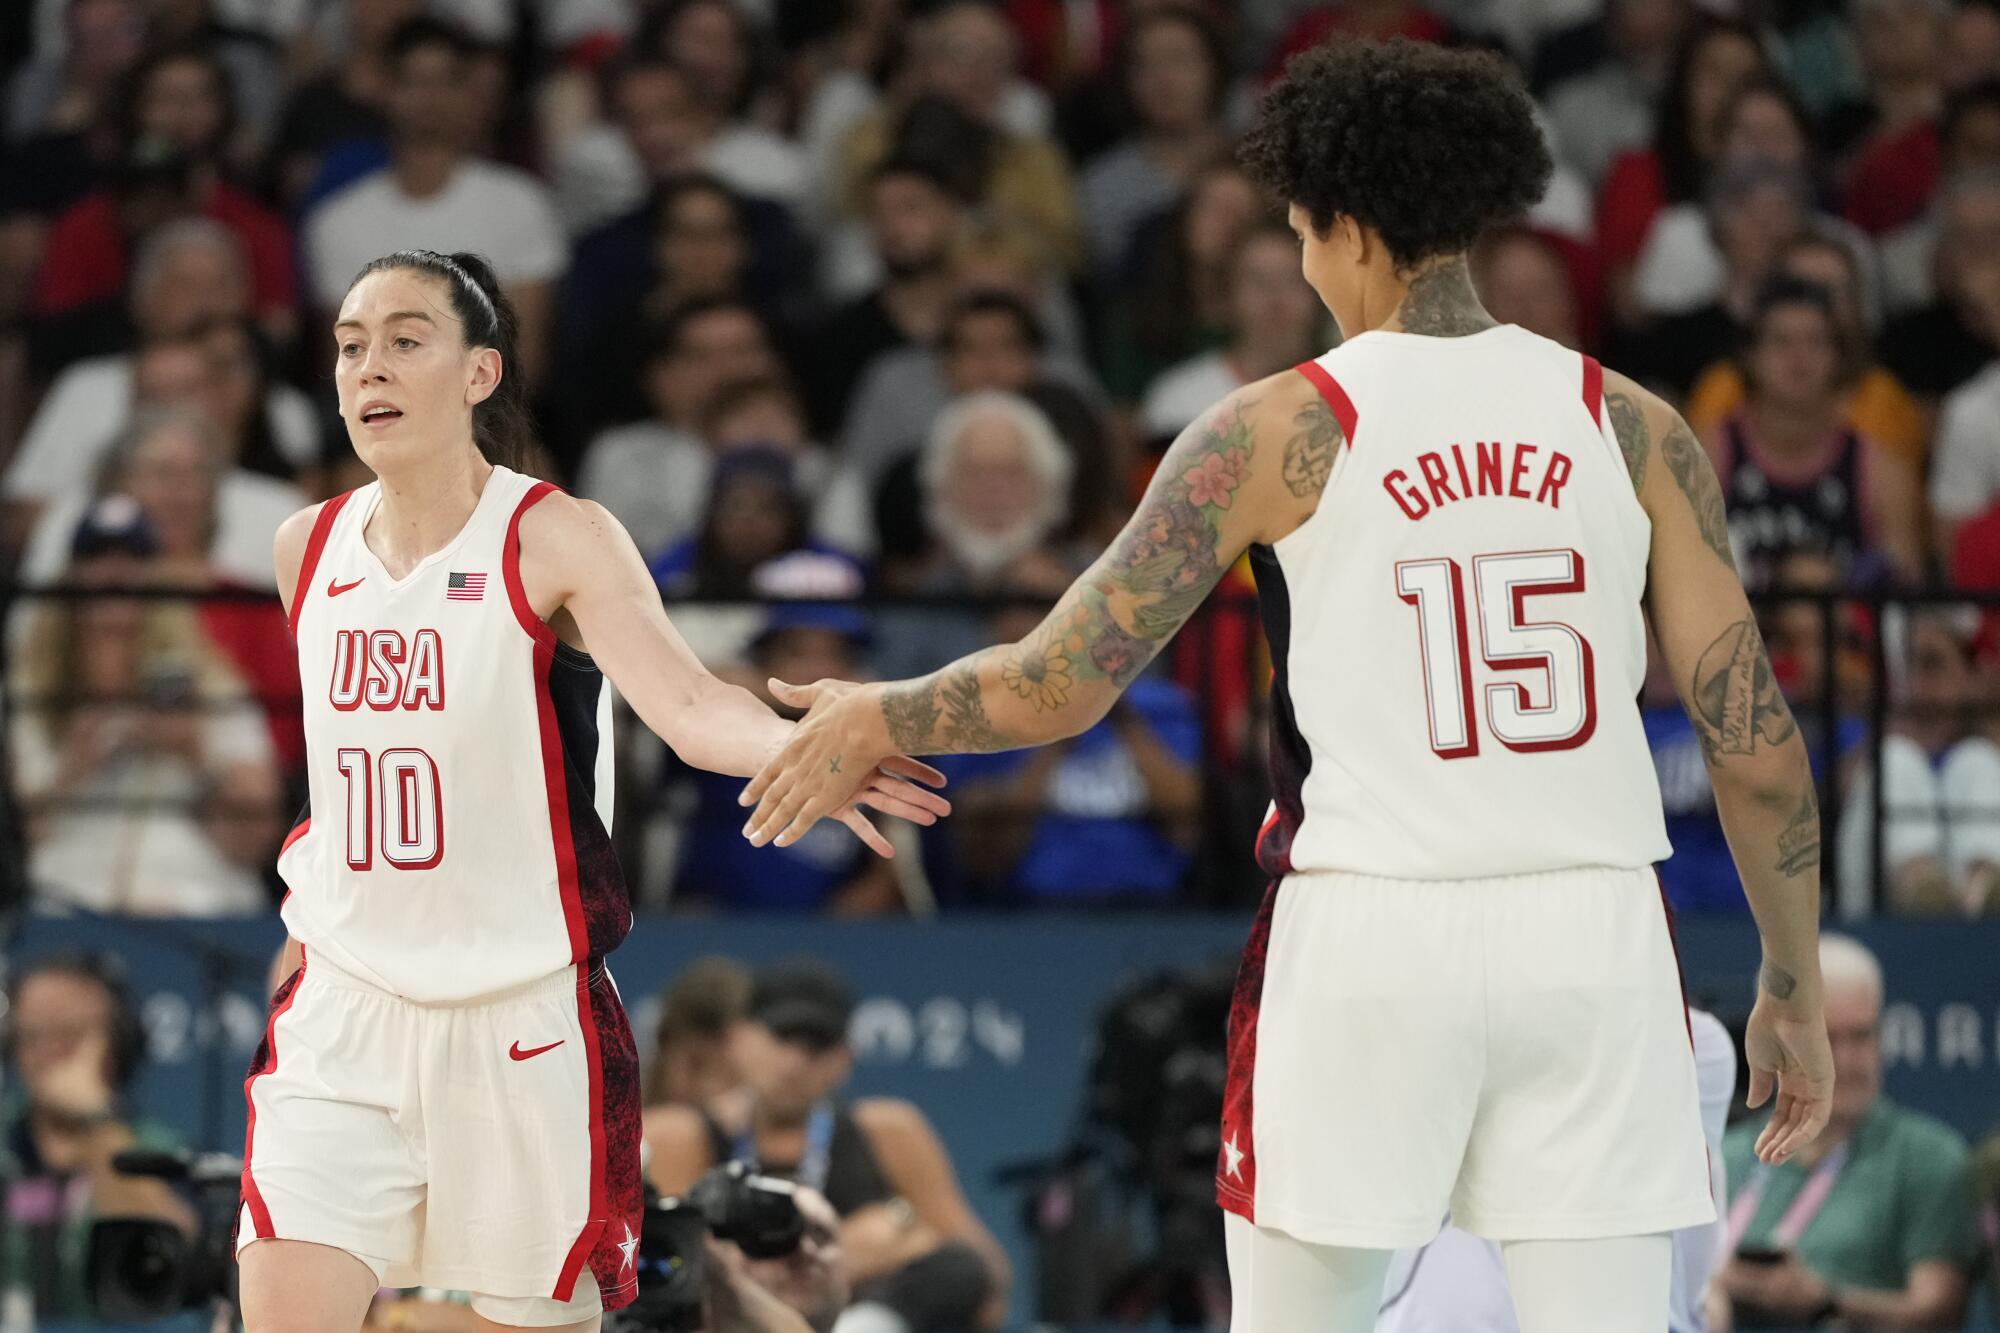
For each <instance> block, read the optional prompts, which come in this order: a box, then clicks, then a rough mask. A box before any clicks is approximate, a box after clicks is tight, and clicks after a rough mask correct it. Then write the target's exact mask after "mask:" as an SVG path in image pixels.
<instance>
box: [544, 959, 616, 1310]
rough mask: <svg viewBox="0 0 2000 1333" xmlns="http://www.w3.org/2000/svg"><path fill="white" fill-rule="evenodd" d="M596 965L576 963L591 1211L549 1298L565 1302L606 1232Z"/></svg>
mask: <svg viewBox="0 0 2000 1333" xmlns="http://www.w3.org/2000/svg"><path fill="white" fill-rule="evenodd" d="M594 967H595V965H594V964H593V963H590V962H588V961H585V962H581V963H578V964H577V965H576V1021H577V1023H578V1024H579V1025H580V1026H581V1027H582V1029H583V1058H584V1061H585V1063H586V1066H587V1068H588V1069H589V1071H590V1084H589V1086H590V1214H589V1216H588V1218H587V1220H585V1222H584V1224H583V1230H582V1231H580V1232H578V1233H577V1237H576V1240H575V1242H574V1243H572V1244H571V1245H570V1247H569V1255H568V1257H566V1258H565V1259H564V1260H563V1266H562V1272H560V1273H558V1274H557V1275H556V1287H555V1290H554V1291H552V1292H550V1293H549V1299H550V1300H555V1301H566V1300H568V1299H570V1297H571V1296H572V1295H574V1294H575V1292H576V1279H577V1276H578V1274H580V1273H581V1272H582V1271H583V1265H584V1261H585V1260H587V1259H589V1258H590V1253H591V1251H592V1250H594V1249H596V1248H597V1238H598V1236H599V1235H601V1234H602V1233H603V1231H604V1224H605V1220H606V1219H605V1216H604V1165H605V1163H604V1070H603V1063H602V1060H601V1057H600V1053H599V1051H598V1043H597V1015H596V1014H595V1013H593V1012H592V1010H591V1006H590V974H591V972H592V970H593V969H594Z"/></svg>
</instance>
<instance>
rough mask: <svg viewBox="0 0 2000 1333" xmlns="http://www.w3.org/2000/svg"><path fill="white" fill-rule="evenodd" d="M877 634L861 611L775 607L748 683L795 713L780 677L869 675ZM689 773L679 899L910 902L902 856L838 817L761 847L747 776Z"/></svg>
mask: <svg viewBox="0 0 2000 1333" xmlns="http://www.w3.org/2000/svg"><path fill="white" fill-rule="evenodd" d="M798 559H800V557H793V558H792V559H791V560H787V561H785V562H782V563H784V564H791V563H793V562H794V561H796V560H798ZM758 584H759V588H760V590H761V591H764V592H765V593H766V595H771V594H773V593H776V592H780V591H781V590H782V586H783V585H782V582H779V583H777V584H776V586H774V580H773V579H771V578H770V577H768V576H766V577H762V578H760V579H759V580H758ZM852 586H853V588H854V590H855V591H857V592H858V591H859V590H860V580H859V579H858V578H856V579H854V581H853V585H852ZM871 639H872V631H871V629H870V626H869V622H868V617H867V615H866V613H864V612H862V611H861V610H859V609H858V608H855V607H852V606H846V605H840V604H827V605H823V606H820V605H813V604H810V603H794V604H791V605H784V606H773V607H772V608H770V610H769V611H768V612H766V613H765V615H764V623H763V627H762V628H761V629H760V630H758V632H757V636H756V637H755V638H754V639H752V640H751V641H750V646H749V666H750V671H749V673H748V678H747V679H746V680H745V681H744V684H745V685H747V686H749V687H750V688H752V689H753V690H754V691H755V692H756V693H757V694H758V695H759V696H760V697H762V698H763V699H764V700H765V701H766V702H767V703H770V704H771V705H772V707H773V708H775V709H776V710H777V711H778V712H779V713H782V714H784V715H785V716H787V717H796V716H798V715H799V714H798V712H797V710H795V709H791V708H787V707H785V706H784V705H782V704H779V703H777V702H776V701H775V700H773V699H772V698H771V694H770V689H769V687H768V684H767V682H768V681H769V680H770V679H771V678H773V677H775V678H777V679H778V680H782V681H785V682H786V683H788V684H792V685H809V684H811V683H812V682H813V681H816V680H821V679H826V678H832V679H835V680H867V679H869V678H870V673H869V672H868V670H867V669H866V666H865V664H864V663H865V657H866V654H867V651H868V648H869V644H870V642H871ZM689 779H690V781H691V783H692V785H693V787H694V791H695V809H694V814H693V816H692V818H691V819H690V820H689V826H688V829H687V832H686V835H685V838H684V840H683V842H682V847H681V862H680V868H679V870H678V871H677V872H676V873H675V876H674V901H675V903H676V904H677V905H678V904H679V903H680V902H681V901H682V899H683V898H686V899H691V900H693V901H694V902H697V903H708V904H712V905H714V906H716V907H720V908H723V909H725V910H729V911H744V910H748V911H781V912H782V911H789V912H821V911H823V912H826V913H829V914H831V915H834V916H866V915H874V914H878V913H882V912H893V911H895V910H897V909H898V908H899V907H901V905H902V899H901V897H900V896H899V895H898V893H897V889H896V879H895V875H894V873H893V863H891V862H889V861H885V860H883V859H882V858H881V857H879V856H876V855H874V854H873V853H871V852H870V851H869V850H868V849H867V848H866V847H863V846H862V845H861V844H860V843H859V842H857V841H856V840H855V838H854V835H853V834H852V833H851V832H849V831H848V830H847V829H845V828H843V827H841V826H840V825H839V824H838V823H836V822H834V821H832V820H822V821H821V823H820V824H819V825H816V826H814V827H813V828H812V829H810V830H808V831H807V833H806V835H805V836H804V837H802V838H800V839H799V840H798V841H797V842H795V843H793V844H792V845H791V846H789V847H764V848H757V847H752V846H750V844H749V843H748V842H747V841H745V840H744V837H743V807H742V806H740V805H738V804H737V803H736V797H737V795H738V793H740V792H741V791H742V790H743V780H742V779H741V778H733V777H727V776H723V775H721V774H716V773H706V772H700V771H693V772H691V773H690V774H689Z"/></svg>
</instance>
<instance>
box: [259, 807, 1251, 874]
mask: <svg viewBox="0 0 2000 1333" xmlns="http://www.w3.org/2000/svg"><path fill="white" fill-rule="evenodd" d="M1283 814H1284V811H1282V810H1280V809H1278V807H1277V806H1276V805H1275V804H1274V805H1272V807H1271V813H1270V814H1268V815H1266V816H1264V826H1263V827H1262V828H1260V829H1258V830H1257V837H1256V839H1255V840H1254V841H1253V842H1252V843H1251V844H1250V846H1251V849H1252V850H1251V853H1250V859H1251V860H1252V861H1256V862H1259V863H1260V864H1261V863H1262V861H1263V857H1264V839H1266V838H1268V837H1270V836H1271V830H1272V829H1274V828H1276V827H1278V820H1279V818H1280V817H1281V816H1282V815H1283ZM288 845H289V844H288Z"/></svg>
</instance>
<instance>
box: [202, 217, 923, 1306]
mask: <svg viewBox="0 0 2000 1333" xmlns="http://www.w3.org/2000/svg"><path fill="white" fill-rule="evenodd" d="M334 333H335V337H336V340H337V343H338V353H337V359H336V363H335V371H334V377H335V383H336V385H337V387H338V390H339V398H340V410H341V416H342V418H343V419H344V420H345V422H346V424H347V431H348V437H349V439H350V440H351V441H352V442H353V445H354V448H355V451H356V452H357V453H358V454H359V455H360V458H361V461H362V462H363V463H365V464H366V465H367V466H368V467H369V469H370V470H371V471H373V472H374V473H375V475H376V477H377V480H376V481H375V482H373V483H371V484H369V485H367V486H363V487H361V488H360V489H359V490H355V491H351V492H349V493H348V494H346V495H341V496H336V497H334V498H333V499H331V500H328V501H326V502H325V503H324V504H321V505H318V506H316V507H314V508H312V509H309V510H306V511H305V512H303V513H300V514H298V515H295V516H294V517H293V518H292V519H290V520H289V521H287V522H286V524H285V525H284V527H283V528H282V529H281V530H280V531H279V533H278V539H277V566H278V586H279V588H281V589H282V590H284V592H285V594H286V600H287V606H288V609H289V612H290V616H291V624H292V631H293V634H294V636H295V637H296V638H297V640H298V651H299V670H300V672H301V675H302V679H303V681H304V684H305V687H306V688H305V699H306V705H305V707H306V715H305V729H306V749H307V769H308V782H309V787H310V793H311V802H310V805H309V807H308V809H309V812H310V814H309V817H308V818H306V819H303V820H301V822H300V823H299V825H298V827H297V828H296V829H294V830H293V832H292V834H291V836H290V837H289V838H288V839H287V840H286V842H285V847H284V850H283V852H282V853H281V855H280V857H279V862H278V866H279V869H280V871H281V872H282V873H283V875H284V878H285V882H286V883H287V884H288V885H289V886H290V888H291V892H290V893H289V894H288V895H287V896H286V899H285V905H284V909H283V914H284V919H285V924H286V927H287V928H288V929H289V931H290V933H291V939H292V941H293V942H294V944H295V945H296V946H297V947H298V948H299V951H300V963H299V966H298V968H297V970H296V971H294V972H292V974H291V976H290V978H289V979H288V980H287V981H286V982H285V983H284V984H283V985H282V986H281V987H280V988H279V990H278V992H277V994H276V996H275V997H274V999H273V1003H272V1009H271V1018H270V1022H269V1026H268V1027H267V1029H266V1032H265V1037H264V1043H263V1045H262V1046H261V1047H260V1049H259V1050H258V1053H257V1056H256V1059H255V1061H254V1063H253V1064H252V1067H251V1074H250V1078H249V1080H248V1081H247V1083H246V1084H245V1087H244V1091H245V1095H246V1097H247V1099H248V1101H249V1128H248V1131H247V1133H246V1135H245V1140H246V1141H245V1145H244V1152H243V1158H244V1170H243V1208H242V1212H241V1217H240V1220H239V1225H238V1236H237V1244H238V1247H239V1253H240V1256H241V1264H242V1271H241V1278H242V1305H243V1314H244V1319H245V1322H246V1324H247V1326H248V1328H249V1330H250V1333H279V1331H280V1330H282V1333H355V1330H357V1329H359V1328H360V1327H361V1324H362V1320H363V1318H364V1317H365V1316H366V1314H367V1311H368V1307H369V1305H370V1302H371V1301H372V1299H373V1297H374V1294H375V1291H376V1289H377V1288H378V1287H379V1286H382V1285H384V1284H388V1285H392V1286H416V1285H425V1286H437V1287H452V1288H457V1289H460V1290H464V1291H470V1292H472V1293H473V1297H472V1309H473V1311H474V1312H475V1314H476V1315H477V1316H478V1318H479V1319H480V1321H481V1322H480V1323H479V1325H478V1326H479V1327H481V1328H487V1329H490V1328H499V1327H544V1328H545V1327H561V1328H567V1329H571V1330H576V1331H577V1333H586V1331H587V1330H594V1329H596V1328H597V1327H598V1324H599V1319H598V1316H599V1313H600V1311H601V1309H603V1308H617V1307H619V1306H622V1305H625V1304H627V1303H629V1302H630V1300H631V1299H632V1296H633V1293H634V1287H635V1280H636V1273H635V1268H634V1256H635V1251H636V1249H637V1246H638V1240H637V1232H638V1226H639V1208H640V1176H639V1095H638V1094H639V1086H638V1074H637V1064H638V1062H637V1058H636V1055H635V1053H634V1050H633V1046H632V1034H631V1030H630V1028H629V1027H628V1026H627V1024H626V1020H625V1015H624V1011H623V1009H622V1008H621V1007H620V1005H619V1001H618V993H617V989H616V987H615V986H614V985H613V983H612V981H611V977H610V975H609V973H607V972H606V970H605V967H604V955H606V954H607V953H609V952H610V951H611V950H612V948H614V947H615V946H616V945H617V944H618V942H619V941H620V940H622V939H623V938H624V936H625V933H626V931H627V930H628V929H629V928H630V926H631V911H630V907H629V904H628V901H627V897H626V892H625V886H624V883H623V880H622V878H621V876H620V873H619V869H618V862H617V858H616V857H615V856H614V854H613V852H612V849H611V843H610V838H609V836H608V833H607V831H606V829H607V823H608V815H606V814H605V813H604V812H606V811H607V810H608V809H609V798H610V783H609V768H608V764H609V759H610V753H609V751H610V746H609V743H608V741H609V738H608V737H607V736H606V735H605V734H604V733H605V730H606V727H607V726H608V722H609V711H608V696H607V695H606V692H605V690H604V680H605V679H606V678H609V679H610V680H611V681H612V682H614V683H615V684H616V685H617V686H618V689H619V691H620V693H622V694H623V695H624V697H625V698H626V700H627V701H629V702H630V703H631V705H632V707H633V709H634V710H635V711H636V712H637V713H638V714H639V716H640V718H641V719H643V720H644V721H645V723H646V725H647V726H649V727H651V728H652V729H653V730H654V731H655V732H657V733H659V735H660V736H661V738H662V739H664V740H665V741H666V742H667V743H668V744H669V745H671V746H673V747H674V749H675V751H676V752H677V753H679V754H680V756H681V757H682V758H683V759H685V760H687V762H689V763H690V764H694V765H697V766H700V767H703V768H710V769H714V770H716V771H719V772H723V773H736V774H744V775H748V774H750V773H752V772H754V771H756V768H757V766H758V765H759V764H761V763H762V762H764V760H765V759H766V758H768V757H770V756H771V755H772V754H774V753H775V752H776V748H777V747H778V746H779V745H780V744H781V743H782V742H783V740H784V737H785V735H786V733H787V732H788V731H789V729H790V726H791V724H789V723H786V722H783V721H781V720H780V719H778V718H777V717H776V716H775V715H773V714H772V712H771V711H770V710H769V709H768V708H767V707H765V706H764V705H763V704H761V703H759V702H758V701H757V699H756V698H755V697H754V696H753V695H751V694H750V693H749V692H747V691H745V690H741V689H738V688H736V687H734V686H729V685H724V684H722V683H720V682H719V681H717V680H715V679H714V678H713V677H712V676H710V675H709V674H708V672H706V671H705V670H704V669H703V668H702V666H701V664H700V662H698V661H697V660H696V659H695V657H694V656H693V655H692V654H691V653H690V652H689V651H688V649H687V646H686V644H685V643H683V642H682V640H681V638H680V636H679V635H678V634H677V633H676V632H675V631H674V628H673V626H672V625H670V624H669V623H668V621H667V618H666V614H665V612H664V611H663V610H662V608H661V605H660V598H659V594H658V593H657V591H656V590H655V589H654V587H653V582H652V579H651V577H650V576H649V575H648V574H647V572H646V565H645V562H644V561H643V560H642V559H641V558H640V556H639V552H638V551H637V549H636V548H634V546H633V544H632V541H631V538H629V537H628V536H627V535H626V533H625V530H624V529H623V528H621V527H620V526H619V525H618V523H617V522H616V521H615V520H614V519H612V518H611V517H610V516H609V515H608V514H606V513H605V511H604V510H603V509H602V508H600V507H599V506H597V505H595V504H592V503H590V502H588V501H582V500H573V499H571V498H570V497H569V496H567V495H564V494H563V493H562V492H561V491H558V490H557V489H556V488H555V487H554V486H551V485H549V484H548V483H546V482H538V481H535V480H534V479H533V478H531V477H527V476H524V475H522V474H521V473H519V472H516V471H514V470H512V469H511V468H509V467H507V466H506V465H505V463H506V462H507V461H508V460H509V459H510V458H517V457H519V456H520V453H519V448H520V445H521V444H522V442H523V441H522V438H521V437H522V434H523V429H524V427H525V425H526V421H527V418H526V415H525V413H524V411H523V409H522V405H521V404H522V401H523V400H522V393H521V390H520V388H519V385H520V380H519V379H518V378H516V377H515V376H514V374H513V368H514V364H513V350H514V349H513V338H514V317H513V312H512V310H511V309H510V308H509V306H508V304H507V300H506V297H505V296H504V294H503V293H502V292H501V290H500V287H499V286H498V284H497V283H496V282H495V281H494V278H493V274H492V272H491V270H489V269H488V268H487V266H486V265H485V264H484V263H483V262H482V261H481V260H479V259H478V258H476V257H474V256H472V255H463V254H461V255H449V256H447V255H441V254H436V253H434V252H431V251H425V250H416V251H403V252H399V253H397V254H393V255H390V256H388V257H387V258H385V259H380V260H377V261H375V262H374V263H372V264H370V265H368V267H367V268H366V269H364V270H363V271H362V274H361V276H360V277H359V278H357V279H356V280H355V282H354V285H353V286H352V287H351V288H350V289H349V291H348V293H347V296H346V299H345V300H344V301H343V302H342V304H341V308H340V316H339V321H338V323H336V324H335V326H334ZM897 775H903V776H897ZM904 776H907V777H916V778H920V779H923V780H925V781H931V782H935V781H936V780H937V779H938V775H937V774H936V773H935V772H934V771H933V770H930V769H928V768H926V767H925V766H923V765H921V764H917V763H915V762H914V761H910V760H904V759H890V760H887V761H886V762H885V764H884V765H883V767H882V768H881V769H880V770H879V771H877V772H875V773H873V774H871V775H868V776H867V777H866V779H865V780H864V782H863V783H862V785H861V788H860V789H859V791H858V792H857V801H858V802H859V803H861V804H866V805H870V806H873V807H874V808H876V809H879V810H885V811H889V812H892V813H896V814H901V815H906V816H909V817H911V818H914V819H917V820H919V821H922V822H929V821H930V820H932V819H934V818H935V816H936V815H937V814H939V813H942V812H943V811H945V810H946V809H947V807H946V805H945V804H944V802H943V801H942V800H941V799H940V798H938V797H937V796H936V795H934V794H933V793H931V792H930V791H928V790H926V789H925V788H922V787H918V786H915V785H913V784H912V783H910V782H907V781H905V780H904ZM838 817H839V818H840V819H841V820H843V821H844V822H845V823H847V824H848V826H849V827H850V828H852V829H853V830H854V832H855V833H856V834H858V835H859V836H860V837H861V838H862V840H863V841H864V842H866V843H867V844H868V845H869V846H871V847H873V848H875V849H876V850H877V851H879V852H881V853H882V854H883V855H888V854H889V847H888V844H887V843H886V842H885V841H884V840H883V838H882V836H881V834H880V833H879V832H878V831H877V830H875V829H874V828H873V827H872V826H871V825H870V824H869V822H868V820H867V819H866V817H865V816H863V815H862V814H861V813H860V812H859V810H857V809H856V808H855V805H854V803H848V804H845V805H844V806H843V807H842V809H841V811H840V814H839V816H838Z"/></svg>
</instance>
